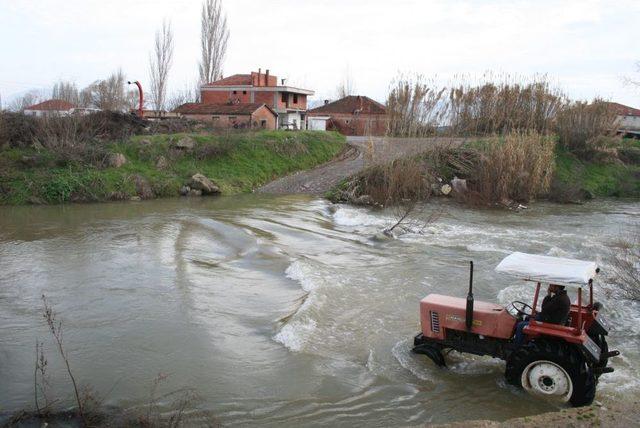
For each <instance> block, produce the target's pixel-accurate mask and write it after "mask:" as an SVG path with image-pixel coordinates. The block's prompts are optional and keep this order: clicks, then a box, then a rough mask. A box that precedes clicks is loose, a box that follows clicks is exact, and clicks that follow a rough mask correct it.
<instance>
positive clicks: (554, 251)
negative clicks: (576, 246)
mask: <svg viewBox="0 0 640 428" xmlns="http://www.w3.org/2000/svg"><path fill="white" fill-rule="evenodd" d="M547 256H553V257H568V258H571V257H572V254H571V253H569V252H567V251H565V250H563V249H562V248H558V247H551V248H550V249H549V251H547Z"/></svg>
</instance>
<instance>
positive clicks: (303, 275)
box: [284, 260, 318, 293]
mask: <svg viewBox="0 0 640 428" xmlns="http://www.w3.org/2000/svg"><path fill="white" fill-rule="evenodd" d="M284 273H285V275H286V276H287V278H289V279H292V280H294V281H298V282H299V283H300V286H301V287H302V289H303V290H304V291H306V292H308V293H310V292H312V291H313V290H315V289H316V288H317V287H318V285H317V284H316V283H315V282H314V281H313V279H312V278H311V274H312V273H313V270H312V269H311V267H310V266H309V265H308V264H306V263H303V262H302V261H300V260H295V261H294V262H293V263H291V264H290V265H289V267H288V268H287V269H286V270H285V271H284Z"/></svg>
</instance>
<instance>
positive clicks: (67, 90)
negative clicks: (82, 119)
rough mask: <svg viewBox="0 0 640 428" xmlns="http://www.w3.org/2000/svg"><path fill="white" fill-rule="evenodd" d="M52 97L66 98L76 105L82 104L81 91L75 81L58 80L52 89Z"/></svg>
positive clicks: (57, 98) (56, 98)
mask: <svg viewBox="0 0 640 428" xmlns="http://www.w3.org/2000/svg"><path fill="white" fill-rule="evenodd" d="M51 98H53V99H54V100H64V101H67V102H69V103H71V104H74V105H80V92H79V91H78V87H77V86H76V84H75V83H73V82H65V81H63V80H61V81H59V82H56V83H55V84H54V85H53V89H52V90H51Z"/></svg>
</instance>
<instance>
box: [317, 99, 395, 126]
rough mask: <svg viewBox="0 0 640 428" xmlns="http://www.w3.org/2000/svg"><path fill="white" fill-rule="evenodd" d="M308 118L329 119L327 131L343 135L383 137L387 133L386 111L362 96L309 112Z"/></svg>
mask: <svg viewBox="0 0 640 428" xmlns="http://www.w3.org/2000/svg"><path fill="white" fill-rule="evenodd" d="M308 115H309V117H323V116H324V117H326V116H328V117H329V120H328V121H327V130H335V131H338V132H340V133H341V134H344V135H384V134H385V133H386V131H387V119H388V116H387V109H386V107H385V106H384V105H382V104H380V103H379V102H377V101H374V100H372V99H371V98H369V97H365V96H363V95H349V96H347V97H344V98H342V99H339V100H337V101H334V102H332V103H330V102H329V101H328V100H327V101H325V104H324V105H322V106H320V107H316V108H314V109H312V110H309V113H308Z"/></svg>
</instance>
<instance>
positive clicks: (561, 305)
mask: <svg viewBox="0 0 640 428" xmlns="http://www.w3.org/2000/svg"><path fill="white" fill-rule="evenodd" d="M570 311H571V299H570V298H569V296H567V291H566V290H560V291H558V292H557V293H556V294H555V295H553V296H546V297H545V298H544V300H542V311H540V318H539V321H542V322H548V323H551V324H560V325H564V324H566V323H567V319H568V318H569V312H570Z"/></svg>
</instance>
